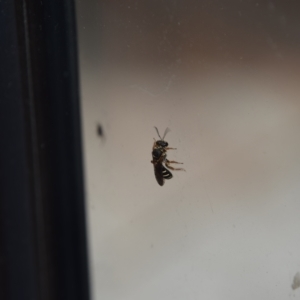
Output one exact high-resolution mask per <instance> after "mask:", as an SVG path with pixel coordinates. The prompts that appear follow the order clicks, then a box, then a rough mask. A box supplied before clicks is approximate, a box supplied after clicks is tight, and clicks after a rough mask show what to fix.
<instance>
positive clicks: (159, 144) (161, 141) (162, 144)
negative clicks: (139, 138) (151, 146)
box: [156, 140, 169, 148]
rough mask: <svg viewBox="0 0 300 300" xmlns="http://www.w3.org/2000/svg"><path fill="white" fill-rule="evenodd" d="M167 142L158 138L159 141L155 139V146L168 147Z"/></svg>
mask: <svg viewBox="0 0 300 300" xmlns="http://www.w3.org/2000/svg"><path fill="white" fill-rule="evenodd" d="M168 145H169V144H168V143H167V142H165V141H163V140H159V141H156V146H159V147H161V148H165V147H168Z"/></svg>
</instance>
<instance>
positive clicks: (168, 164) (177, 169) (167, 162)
mask: <svg viewBox="0 0 300 300" xmlns="http://www.w3.org/2000/svg"><path fill="white" fill-rule="evenodd" d="M170 163H173V164H182V163H179V162H177V161H173V160H172V161H169V160H167V159H166V162H165V164H166V167H167V168H169V169H171V170H176V171H180V170H181V171H185V169H183V168H173V167H171V166H170Z"/></svg>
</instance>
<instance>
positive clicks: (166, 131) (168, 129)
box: [162, 127, 171, 140]
mask: <svg viewBox="0 0 300 300" xmlns="http://www.w3.org/2000/svg"><path fill="white" fill-rule="evenodd" d="M169 131H171V129H170V128H168V127H167V128H166V130H165V133H164V136H163V138H162V140H164V138H165V136H166V135H167V133H168V132H169Z"/></svg>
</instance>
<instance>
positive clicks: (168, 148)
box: [165, 147, 177, 150]
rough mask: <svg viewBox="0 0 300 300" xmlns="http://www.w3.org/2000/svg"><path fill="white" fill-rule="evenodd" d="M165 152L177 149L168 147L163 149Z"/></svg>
mask: <svg viewBox="0 0 300 300" xmlns="http://www.w3.org/2000/svg"><path fill="white" fill-rule="evenodd" d="M165 149H166V150H177V148H170V147H167V148H165Z"/></svg>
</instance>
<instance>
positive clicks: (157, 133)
mask: <svg viewBox="0 0 300 300" xmlns="http://www.w3.org/2000/svg"><path fill="white" fill-rule="evenodd" d="M154 128H155V129H156V132H157V135H158V136H159V138H160V139H161V140H162V138H161V136H160V135H159V132H158V129H157V127H155V126H154Z"/></svg>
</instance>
